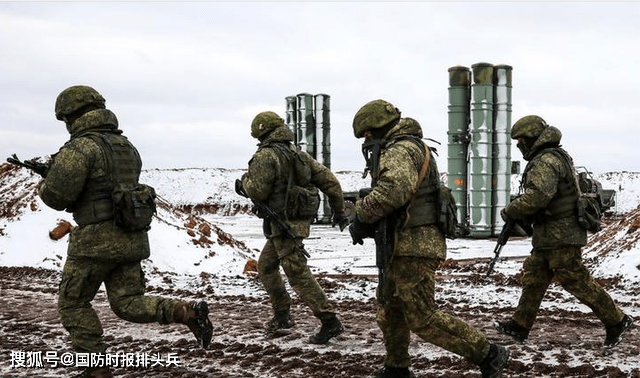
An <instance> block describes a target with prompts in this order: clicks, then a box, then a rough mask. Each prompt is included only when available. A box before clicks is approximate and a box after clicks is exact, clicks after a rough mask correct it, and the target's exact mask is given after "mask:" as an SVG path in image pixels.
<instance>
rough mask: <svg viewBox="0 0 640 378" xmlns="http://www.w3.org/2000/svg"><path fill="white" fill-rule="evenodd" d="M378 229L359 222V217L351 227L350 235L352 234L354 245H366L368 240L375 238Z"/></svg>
mask: <svg viewBox="0 0 640 378" xmlns="http://www.w3.org/2000/svg"><path fill="white" fill-rule="evenodd" d="M375 232H376V228H375V226H374V225H372V224H368V223H362V222H360V221H359V220H358V217H356V219H355V220H354V221H353V222H352V223H351V224H350V225H349V233H350V234H351V241H352V242H353V244H354V245H355V244H361V245H362V244H364V240H363V239H366V238H373V237H374V236H375Z"/></svg>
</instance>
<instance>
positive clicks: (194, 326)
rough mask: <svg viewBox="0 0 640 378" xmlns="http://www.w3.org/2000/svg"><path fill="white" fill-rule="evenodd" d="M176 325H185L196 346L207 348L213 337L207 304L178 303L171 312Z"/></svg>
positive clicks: (202, 302)
mask: <svg viewBox="0 0 640 378" xmlns="http://www.w3.org/2000/svg"><path fill="white" fill-rule="evenodd" d="M173 319H174V321H175V322H176V323H181V324H185V325H186V326H187V327H189V330H190V331H191V332H192V333H193V335H194V336H195V337H196V340H198V345H200V346H201V347H202V348H205V349H206V348H207V346H209V343H210V342H211V337H212V336H213V325H212V324H211V321H210V320H209V305H207V302H205V301H201V302H189V303H179V304H177V305H176V307H175V309H174V310H173Z"/></svg>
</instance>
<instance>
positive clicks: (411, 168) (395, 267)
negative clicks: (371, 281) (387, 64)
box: [356, 118, 490, 368]
mask: <svg viewBox="0 0 640 378" xmlns="http://www.w3.org/2000/svg"><path fill="white" fill-rule="evenodd" d="M404 136H417V137H418V138H422V129H421V127H420V125H419V124H418V122H416V121H415V120H413V119H411V118H402V119H400V120H399V122H398V123H397V124H395V126H393V127H392V128H391V129H390V130H389V131H388V133H387V134H386V135H385V136H384V138H383V139H384V140H386V141H388V143H387V144H386V146H385V147H384V148H383V150H382V152H381V155H380V159H379V174H378V175H377V177H376V185H375V187H374V188H373V191H372V192H371V193H370V194H368V195H367V196H366V197H364V198H363V199H362V200H359V201H358V202H357V203H356V214H357V217H358V219H359V220H360V221H361V222H363V223H367V224H374V223H376V222H377V221H379V220H380V219H382V218H384V217H387V216H393V215H394V214H397V213H398V210H399V209H404V208H405V205H406V204H407V203H408V201H409V200H410V199H411V197H412V195H413V193H414V192H416V188H418V189H417V194H416V195H415V197H414V198H413V202H412V206H411V209H412V210H410V211H409V216H408V217H407V218H405V223H404V226H403V227H402V228H400V229H399V230H397V231H396V238H395V240H396V241H395V245H394V249H393V254H392V256H391V258H390V262H389V265H388V268H387V269H386V278H385V279H386V281H385V282H386V284H385V285H384V288H383V289H382V290H383V291H384V292H383V293H380V292H379V293H378V296H379V299H380V298H381V296H380V294H383V297H384V300H379V302H380V306H379V307H378V311H377V316H376V320H377V322H378V326H379V327H380V329H381V330H382V333H383V337H384V343H385V348H386V351H387V355H386V356H385V361H384V363H385V365H387V366H389V367H399V368H404V367H408V366H409V365H410V364H411V358H410V356H409V352H408V349H409V341H410V332H414V333H415V334H417V335H418V336H420V337H421V338H422V339H423V340H425V341H427V342H430V343H432V344H435V345H438V346H440V347H442V348H444V349H446V350H448V351H451V352H453V353H456V354H458V355H460V356H463V357H465V358H467V359H469V360H470V361H471V362H473V363H476V364H479V363H480V362H482V361H483V359H484V358H485V357H486V356H487V355H488V353H489V346H490V345H489V342H488V340H487V338H486V337H485V335H484V334H483V333H482V332H480V331H478V330H477V329H475V328H473V327H472V326H470V325H469V324H467V323H465V322H464V321H462V320H460V319H457V318H455V317H454V316H452V315H450V314H447V313H444V312H442V311H440V310H438V308H437V305H436V303H435V299H434V296H435V272H436V269H437V268H438V266H439V265H440V263H441V262H442V261H443V260H444V259H445V258H446V242H445V238H444V236H443V234H442V233H441V231H440V230H439V228H438V227H437V226H436V225H435V213H434V211H435V210H434V209H435V208H434V207H433V205H434V203H433V202H434V197H433V195H434V191H435V185H436V183H437V181H438V180H439V177H438V174H437V167H436V164H435V160H434V159H431V157H429V160H430V161H429V162H428V167H429V169H428V171H427V173H426V178H425V180H424V181H423V183H422V184H420V183H419V182H418V180H419V175H420V171H421V168H422V166H423V163H424V162H425V159H426V158H427V154H426V153H425V150H423V149H421V148H420V147H419V146H418V145H417V144H416V143H415V142H413V141H410V140H407V139H406V138H403V137H404ZM420 143H422V142H420Z"/></svg>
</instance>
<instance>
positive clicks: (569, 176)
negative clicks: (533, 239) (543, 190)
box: [521, 147, 578, 222]
mask: <svg viewBox="0 0 640 378" xmlns="http://www.w3.org/2000/svg"><path fill="white" fill-rule="evenodd" d="M545 153H552V154H554V155H555V156H557V157H558V158H559V159H560V160H561V161H562V162H563V163H562V168H563V170H564V172H563V174H562V175H561V177H560V180H559V182H558V190H557V192H556V194H555V195H554V196H553V198H551V201H549V204H548V205H547V207H546V208H545V209H544V210H542V211H541V212H540V213H538V214H536V216H535V221H536V222H543V221H544V220H545V219H561V218H566V217H570V216H575V215H576V210H577V205H576V203H577V200H578V191H577V188H576V185H575V177H574V173H573V170H571V171H570V170H569V169H568V166H567V164H564V159H567V161H571V158H570V157H569V155H568V154H567V152H566V151H565V150H563V149H562V148H559V147H558V148H547V149H544V150H542V151H540V153H539V154H538V156H542V155H543V154H545ZM563 155H564V156H563ZM532 161H533V159H532ZM530 164H531V162H529V164H527V167H526V168H525V170H524V173H523V174H522V184H521V191H522V190H523V188H522V186H523V185H524V183H525V182H526V177H527V173H528V168H529V167H530Z"/></svg>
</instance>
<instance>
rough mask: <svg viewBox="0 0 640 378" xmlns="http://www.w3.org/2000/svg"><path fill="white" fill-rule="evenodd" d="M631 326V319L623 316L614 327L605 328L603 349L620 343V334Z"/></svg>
mask: <svg viewBox="0 0 640 378" xmlns="http://www.w3.org/2000/svg"><path fill="white" fill-rule="evenodd" d="M631 326H633V318H631V317H630V316H629V315H625V316H624V318H622V321H620V323H618V324H616V325H612V326H610V327H607V338H606V339H605V341H604V346H605V348H613V347H614V346H616V345H618V344H620V341H622V333H623V332H624V331H626V330H628V329H629V328H631Z"/></svg>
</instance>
